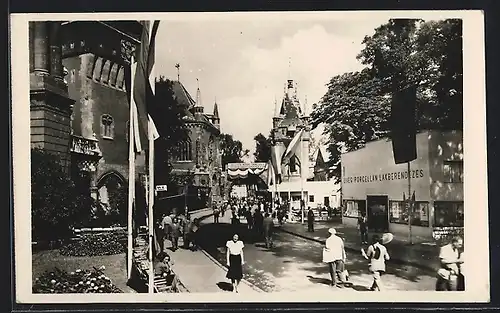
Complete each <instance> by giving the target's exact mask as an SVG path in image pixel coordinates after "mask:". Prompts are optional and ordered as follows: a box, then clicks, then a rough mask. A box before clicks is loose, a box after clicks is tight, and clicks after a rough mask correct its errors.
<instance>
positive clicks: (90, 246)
mask: <svg viewBox="0 0 500 313" xmlns="http://www.w3.org/2000/svg"><path fill="white" fill-rule="evenodd" d="M126 239H127V234H126V232H125V231H114V232H110V233H100V234H84V235H82V237H81V238H80V240H77V241H75V242H72V243H70V244H67V245H65V246H64V247H62V248H61V249H59V252H60V253H61V254H62V255H64V256H101V255H114V254H120V253H125V252H126V250H127V240H126Z"/></svg>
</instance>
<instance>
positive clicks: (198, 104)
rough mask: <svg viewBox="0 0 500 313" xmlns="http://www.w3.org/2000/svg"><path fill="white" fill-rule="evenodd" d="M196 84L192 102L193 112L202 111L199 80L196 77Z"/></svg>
mask: <svg viewBox="0 0 500 313" xmlns="http://www.w3.org/2000/svg"><path fill="white" fill-rule="evenodd" d="M196 84H197V85H198V88H197V89H196V102H195V104H194V108H195V113H203V105H202V103H201V91H200V81H199V79H198V78H196Z"/></svg>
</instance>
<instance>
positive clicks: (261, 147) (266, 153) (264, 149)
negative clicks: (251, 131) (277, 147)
mask: <svg viewBox="0 0 500 313" xmlns="http://www.w3.org/2000/svg"><path fill="white" fill-rule="evenodd" d="M253 139H254V140H255V152H254V156H255V162H268V161H269V160H271V138H270V137H268V138H266V137H265V136H264V135H262V133H258V134H257V135H256V136H255V137H254V138H253Z"/></svg>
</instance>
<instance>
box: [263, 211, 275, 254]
mask: <svg viewBox="0 0 500 313" xmlns="http://www.w3.org/2000/svg"><path fill="white" fill-rule="evenodd" d="M263 224H264V237H265V240H266V248H267V249H269V248H272V247H273V231H274V220H273V218H272V217H271V214H269V213H265V217H264V222H263Z"/></svg>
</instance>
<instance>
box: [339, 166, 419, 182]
mask: <svg viewBox="0 0 500 313" xmlns="http://www.w3.org/2000/svg"><path fill="white" fill-rule="evenodd" d="M423 177H424V170H422V169H415V170H410V178H411V179H416V178H423ZM401 179H408V171H402V172H392V173H383V174H371V175H358V176H347V177H343V178H342V182H343V183H344V184H353V183H354V184H355V183H372V182H384V181H393V180H401Z"/></svg>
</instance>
